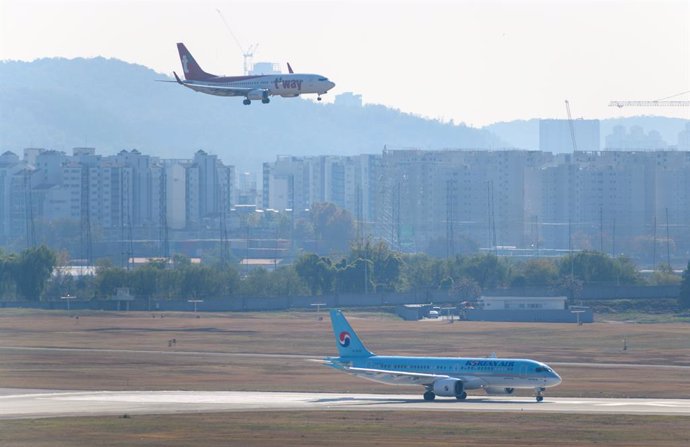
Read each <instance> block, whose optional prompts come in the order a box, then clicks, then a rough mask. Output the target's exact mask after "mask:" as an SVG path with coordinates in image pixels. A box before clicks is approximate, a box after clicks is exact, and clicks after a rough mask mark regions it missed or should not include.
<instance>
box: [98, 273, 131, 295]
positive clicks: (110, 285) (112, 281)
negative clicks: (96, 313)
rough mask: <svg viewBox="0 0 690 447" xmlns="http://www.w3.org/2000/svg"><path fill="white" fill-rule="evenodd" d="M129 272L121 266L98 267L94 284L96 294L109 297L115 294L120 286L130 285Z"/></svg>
mask: <svg viewBox="0 0 690 447" xmlns="http://www.w3.org/2000/svg"><path fill="white" fill-rule="evenodd" d="M129 285H130V279H129V273H128V272H127V271H126V270H125V269H122V268H119V267H98V268H97V269H96V280H95V284H94V289H95V290H94V292H95V295H96V296H97V297H99V298H103V299H104V298H108V297H110V296H112V295H114V294H115V291H116V289H118V288H119V287H129Z"/></svg>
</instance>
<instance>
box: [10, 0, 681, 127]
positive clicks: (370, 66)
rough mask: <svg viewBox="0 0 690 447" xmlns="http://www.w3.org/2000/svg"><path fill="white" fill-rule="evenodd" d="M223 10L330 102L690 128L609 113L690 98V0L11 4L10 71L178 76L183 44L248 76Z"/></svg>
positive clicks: (267, 55)
mask: <svg viewBox="0 0 690 447" xmlns="http://www.w3.org/2000/svg"><path fill="white" fill-rule="evenodd" d="M216 8H218V9H220V10H221V11H222V12H223V14H224V16H225V17H226V19H227V21H228V22H229V23H230V26H231V27H232V29H233V31H234V33H235V34H236V35H237V37H238V38H239V39H240V40H241V42H242V43H243V45H244V46H245V47H248V46H249V45H250V44H252V43H259V48H258V51H257V54H256V57H255V59H254V60H255V61H271V62H280V63H281V64H283V66H284V64H285V62H290V63H291V64H292V66H293V67H294V68H295V69H296V70H297V71H304V72H312V73H320V74H323V75H326V76H328V77H329V78H331V79H332V80H333V81H334V82H336V84H337V86H336V88H335V90H333V91H332V92H331V93H329V95H327V96H331V95H332V94H338V93H341V92H345V91H353V92H357V93H361V94H362V95H363V99H364V101H365V102H366V103H379V104H385V105H387V106H391V107H395V108H399V109H401V110H403V111H405V112H412V113H415V114H419V115H424V116H429V117H433V118H441V119H444V120H450V119H453V120H455V121H456V122H465V123H468V124H471V125H485V124H489V123H492V122H496V121H506V120H512V119H519V118H524V119H528V118H535V117H544V118H550V117H555V118H563V117H565V107H564V100H565V99H568V100H570V103H571V107H572V111H573V115H574V116H576V117H581V116H582V117H586V118H606V117H615V116H629V115H633V114H657V115H664V116H676V117H682V118H690V108H656V109H641V108H636V109H632V108H631V109H622V110H619V109H615V108H609V107H607V104H608V102H609V101H610V100H614V99H615V100H643V99H649V100H653V99H659V98H662V97H666V96H669V95H673V94H675V93H679V92H683V91H686V90H690V30H689V28H690V0H679V1H659V0H655V1H622V0H621V1H587V0H584V1H479V0H477V1H416V0H415V1H385V0H373V1H372V0H369V1H361V2H360V1H342V0H332V1H328V0H323V1H309V2H306V1H292V0H283V1H277V0H274V1H256V0H255V1H251V2H249V1H220V0H219V1H206V0H195V1H192V0H180V1H154V0H149V1H131V0H129V1H128V0H90V1H65V0H52V1H51V0H40V1H37V0H0V59H3V60H6V59H19V60H33V59H36V58H42V57H55V56H60V57H68V58H73V57H93V56H104V57H113V58H118V59H122V60H125V61H127V62H133V63H137V64H142V65H145V66H148V67H151V68H153V69H155V70H156V71H159V72H164V73H171V72H172V71H173V70H178V71H179V70H180V62H179V59H178V55H177V50H176V47H175V43H176V42H179V41H183V42H185V43H186V44H187V47H188V48H189V49H190V50H191V51H192V53H193V54H194V56H195V58H196V59H197V61H198V62H199V63H200V64H201V66H202V67H203V68H204V69H205V70H206V71H209V72H211V73H215V74H228V75H230V74H241V72H242V55H241V52H240V50H239V49H238V47H237V45H236V44H235V42H234V41H233V40H232V38H231V37H230V35H229V34H228V31H227V29H226V28H225V25H224V24H223V22H222V20H221V19H220V16H219V15H218V13H217V12H216ZM676 99H686V100H687V99H690V94H686V95H684V96H682V97H679V98H676ZM227 100H228V101H232V100H233V99H227Z"/></svg>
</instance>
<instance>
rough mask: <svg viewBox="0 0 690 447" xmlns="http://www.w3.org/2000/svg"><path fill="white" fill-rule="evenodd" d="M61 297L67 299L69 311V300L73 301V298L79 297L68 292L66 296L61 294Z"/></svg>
mask: <svg viewBox="0 0 690 447" xmlns="http://www.w3.org/2000/svg"><path fill="white" fill-rule="evenodd" d="M60 299H61V300H65V302H66V303H67V312H69V302H70V301H72V300H75V299H77V297H76V296H71V295H70V294H69V293H68V294H67V295H65V296H61V297H60Z"/></svg>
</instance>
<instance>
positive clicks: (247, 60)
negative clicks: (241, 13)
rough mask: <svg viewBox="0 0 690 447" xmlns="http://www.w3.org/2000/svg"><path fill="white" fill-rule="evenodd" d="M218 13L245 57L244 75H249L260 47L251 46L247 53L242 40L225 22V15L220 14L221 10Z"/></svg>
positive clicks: (256, 45) (256, 44) (257, 45)
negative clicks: (255, 54)
mask: <svg viewBox="0 0 690 447" xmlns="http://www.w3.org/2000/svg"><path fill="white" fill-rule="evenodd" d="M216 11H217V12H218V15H219V16H220V19H221V20H222V21H223V24H224V25H225V29H227V30H228V33H230V37H232V40H234V41H235V43H236V44H237V46H238V47H239V48H240V51H241V52H242V57H244V75H245V76H246V75H248V74H249V67H250V65H252V63H251V62H252V58H253V57H254V53H255V52H256V49H257V48H258V47H259V44H258V43H255V44H253V45H249V48H247V50H246V51H245V49H244V47H243V46H242V44H241V43H240V40H239V39H238V38H237V36H235V33H233V32H232V28H230V25H228V22H227V20H225V17H224V16H223V13H222V12H220V9H216Z"/></svg>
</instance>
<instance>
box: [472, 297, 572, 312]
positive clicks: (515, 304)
mask: <svg viewBox="0 0 690 447" xmlns="http://www.w3.org/2000/svg"><path fill="white" fill-rule="evenodd" d="M567 299H568V298H567V297H565V296H535V297H524V296H483V297H481V298H480V299H479V306H480V308H481V309H483V310H563V309H565V302H566V301H567Z"/></svg>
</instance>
